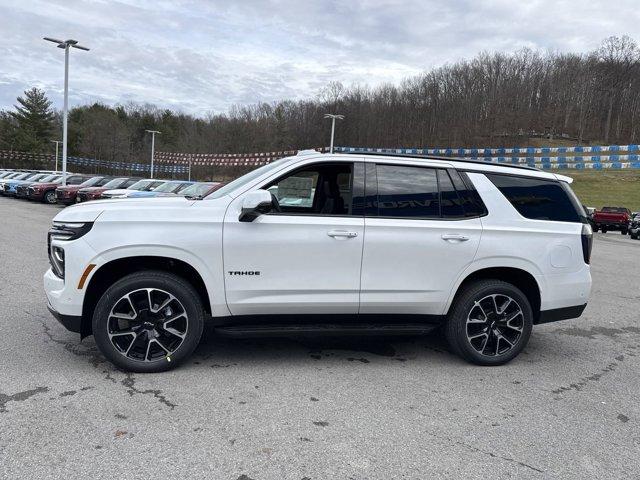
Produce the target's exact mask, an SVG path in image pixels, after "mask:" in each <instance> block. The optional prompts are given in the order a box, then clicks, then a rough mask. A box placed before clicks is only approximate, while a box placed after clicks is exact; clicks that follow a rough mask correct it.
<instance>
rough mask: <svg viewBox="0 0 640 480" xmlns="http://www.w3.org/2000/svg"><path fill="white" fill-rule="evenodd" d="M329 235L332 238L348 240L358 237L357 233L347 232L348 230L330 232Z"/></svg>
mask: <svg viewBox="0 0 640 480" xmlns="http://www.w3.org/2000/svg"><path fill="white" fill-rule="evenodd" d="M327 235H329V236H330V237H334V238H335V237H346V238H354V237H357V236H358V233H357V232H347V231H346V230H330V231H328V232H327Z"/></svg>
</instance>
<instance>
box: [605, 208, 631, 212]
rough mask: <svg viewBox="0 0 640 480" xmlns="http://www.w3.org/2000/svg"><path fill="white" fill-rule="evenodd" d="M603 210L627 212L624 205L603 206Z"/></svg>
mask: <svg viewBox="0 0 640 480" xmlns="http://www.w3.org/2000/svg"><path fill="white" fill-rule="evenodd" d="M602 211H603V212H613V213H625V212H626V211H627V209H626V208H623V207H603V208H602Z"/></svg>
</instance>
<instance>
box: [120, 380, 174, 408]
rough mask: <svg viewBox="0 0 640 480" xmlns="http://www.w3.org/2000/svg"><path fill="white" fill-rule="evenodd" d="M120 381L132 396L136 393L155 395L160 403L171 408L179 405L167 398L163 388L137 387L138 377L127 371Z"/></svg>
mask: <svg viewBox="0 0 640 480" xmlns="http://www.w3.org/2000/svg"><path fill="white" fill-rule="evenodd" d="M120 383H121V384H122V385H123V386H124V387H126V388H127V393H128V394H129V395H130V396H132V397H133V396H134V395H135V394H140V395H153V396H154V398H156V399H157V400H158V401H159V402H160V403H163V404H164V405H166V406H167V407H169V408H170V409H171V410H173V409H174V408H176V407H177V406H178V404H176V403H172V402H170V401H169V400H167V397H166V396H165V395H164V393H163V392H162V390H157V389H156V390H154V389H147V390H140V389H139V388H136V379H135V377H134V376H133V374H131V373H127V374H126V378H123V379H122V381H121V382H120Z"/></svg>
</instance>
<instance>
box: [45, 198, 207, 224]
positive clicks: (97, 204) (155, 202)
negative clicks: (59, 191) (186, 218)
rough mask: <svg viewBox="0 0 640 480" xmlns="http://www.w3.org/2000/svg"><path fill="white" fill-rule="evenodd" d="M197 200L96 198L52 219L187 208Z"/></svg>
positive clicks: (91, 219) (83, 219)
mask: <svg viewBox="0 0 640 480" xmlns="http://www.w3.org/2000/svg"><path fill="white" fill-rule="evenodd" d="M197 201H198V200H187V199H185V198H184V197H167V198H131V199H129V198H122V199H118V200H96V201H91V202H85V203H80V204H76V205H72V206H70V207H67V208H65V209H64V210H62V211H61V212H60V213H58V215H56V216H55V218H54V219H53V220H54V221H56V222H94V221H95V220H96V219H97V218H98V217H99V216H100V215H102V214H103V213H104V212H121V214H123V215H126V214H127V212H132V211H133V212H139V211H140V210H144V209H162V208H171V209H173V208H181V207H184V208H188V207H190V206H191V205H193V204H194V203H195V202H197Z"/></svg>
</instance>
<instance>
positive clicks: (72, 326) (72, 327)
mask: <svg viewBox="0 0 640 480" xmlns="http://www.w3.org/2000/svg"><path fill="white" fill-rule="evenodd" d="M47 308H48V309H49V311H50V312H51V315H53V317H54V318H55V319H56V320H58V321H59V322H60V323H61V324H62V326H63V327H64V328H66V329H67V330H69V331H70V332H74V333H80V332H81V330H82V317H81V316H77V315H63V314H61V313H60V312H58V311H57V310H56V309H54V308H53V307H52V306H51V305H50V304H47Z"/></svg>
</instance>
